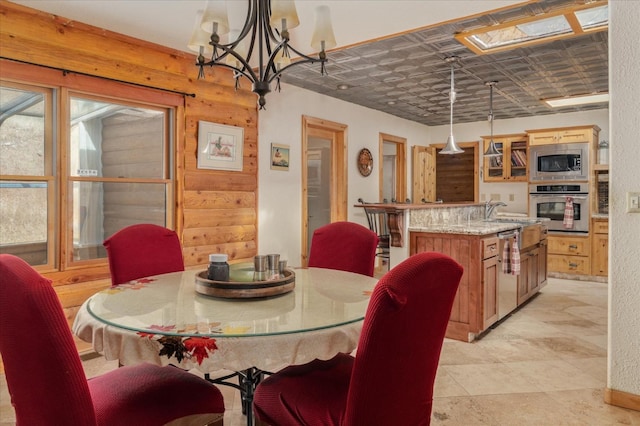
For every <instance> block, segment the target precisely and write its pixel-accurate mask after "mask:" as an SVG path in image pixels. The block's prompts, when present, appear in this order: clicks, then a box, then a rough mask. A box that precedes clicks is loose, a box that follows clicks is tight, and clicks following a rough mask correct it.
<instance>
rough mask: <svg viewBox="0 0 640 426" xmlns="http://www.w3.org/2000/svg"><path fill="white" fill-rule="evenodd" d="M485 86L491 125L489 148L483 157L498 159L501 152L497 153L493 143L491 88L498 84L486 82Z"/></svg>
mask: <svg viewBox="0 0 640 426" xmlns="http://www.w3.org/2000/svg"><path fill="white" fill-rule="evenodd" d="M484 84H485V86H489V116H488V120H489V124H490V125H491V139H490V140H489V147H488V148H487V150H486V151H485V153H484V154H483V155H484V156H485V157H499V156H501V155H502V152H500V151H498V148H497V147H496V143H495V142H494V141H493V86H495V85H496V84H498V82H497V81H487V82H486V83H484Z"/></svg>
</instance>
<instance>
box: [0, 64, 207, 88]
mask: <svg viewBox="0 0 640 426" xmlns="http://www.w3.org/2000/svg"><path fill="white" fill-rule="evenodd" d="M0 59H6V60H8V61H13V62H19V63H21V64H27V65H35V66H37V67H42V68H48V69H51V70H56V71H60V72H62V75H67V74H72V73H73V74H78V75H84V76H86V77H94V78H101V79H103V80H109V81H114V82H116V83H122V84H130V85H132V86H138V87H144V88H145V89H154V90H161V91H163V92H169V93H175V94H178V95H182V96H190V97H192V98H195V97H196V94H195V93H185V92H180V91H178V90H170V89H163V88H161V87H155V86H149V85H146V84H141V83H133V82H130V81H124V80H118V79H116V78H111V77H103V76H100V75H95V74H89V73H86V72H80V71H72V70H67V69H64V68H59V67H53V66H50V65H42V64H36V63H34V62H28V61H21V60H19V59H14V58H7V57H5V56H0Z"/></svg>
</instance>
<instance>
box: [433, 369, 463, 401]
mask: <svg viewBox="0 0 640 426" xmlns="http://www.w3.org/2000/svg"><path fill="white" fill-rule="evenodd" d="M433 394H434V395H437V396H438V397H448V396H469V392H467V391H466V390H465V389H464V388H463V387H462V386H460V384H459V383H458V382H456V381H455V380H454V379H453V377H451V375H449V373H448V372H447V370H446V369H444V368H439V369H438V374H437V375H436V382H435V384H434V387H433Z"/></svg>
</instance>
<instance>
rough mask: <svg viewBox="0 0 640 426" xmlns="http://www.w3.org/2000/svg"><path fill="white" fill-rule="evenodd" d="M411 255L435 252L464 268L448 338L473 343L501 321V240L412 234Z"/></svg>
mask: <svg viewBox="0 0 640 426" xmlns="http://www.w3.org/2000/svg"><path fill="white" fill-rule="evenodd" d="M409 244H410V246H409V252H410V254H412V255H413V254H416V253H422V252H428V251H436V252H439V253H443V254H446V255H448V256H450V257H451V258H453V259H455V260H456V261H457V262H458V263H460V265H462V267H463V268H464V273H463V275H462V279H461V280H460V286H459V287H458V292H457V294H456V298H455V300H454V302H453V308H452V310H451V316H450V318H449V325H448V327H447V334H446V337H448V338H450V339H456V340H462V341H465V342H471V341H473V340H474V339H475V337H476V336H477V335H478V334H479V333H481V332H482V331H484V330H486V329H487V328H488V327H489V326H491V325H492V324H493V323H495V322H496V321H497V319H498V239H497V237H496V235H495V234H493V235H489V236H487V235H466V234H445V233H428V232H414V231H412V232H411V233H410V243H409Z"/></svg>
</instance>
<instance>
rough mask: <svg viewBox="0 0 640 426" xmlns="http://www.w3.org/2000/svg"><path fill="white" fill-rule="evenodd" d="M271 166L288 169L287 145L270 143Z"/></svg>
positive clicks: (275, 168) (274, 168)
mask: <svg viewBox="0 0 640 426" xmlns="http://www.w3.org/2000/svg"><path fill="white" fill-rule="evenodd" d="M271 168H272V169H273V170H289V145H280V144H277V143H272V144H271Z"/></svg>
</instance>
